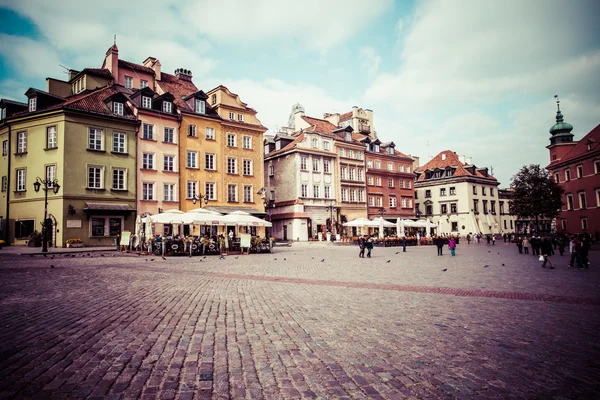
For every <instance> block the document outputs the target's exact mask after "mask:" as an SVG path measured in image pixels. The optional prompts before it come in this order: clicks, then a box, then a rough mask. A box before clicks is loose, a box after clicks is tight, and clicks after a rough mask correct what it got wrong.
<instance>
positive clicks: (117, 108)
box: [113, 101, 125, 115]
mask: <svg viewBox="0 0 600 400" xmlns="http://www.w3.org/2000/svg"><path fill="white" fill-rule="evenodd" d="M124 108H125V107H124V106H123V103H117V102H116V101H115V102H114V103H113V112H114V113H115V114H116V115H123V110H124Z"/></svg>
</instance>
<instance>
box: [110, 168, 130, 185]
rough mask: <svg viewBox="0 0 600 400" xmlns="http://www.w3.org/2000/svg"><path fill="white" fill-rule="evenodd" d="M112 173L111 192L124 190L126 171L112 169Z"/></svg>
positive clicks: (123, 169)
mask: <svg viewBox="0 0 600 400" xmlns="http://www.w3.org/2000/svg"><path fill="white" fill-rule="evenodd" d="M112 172H113V173H112V188H113V190H125V189H126V184H127V177H126V176H127V170H126V169H125V168H113V171H112Z"/></svg>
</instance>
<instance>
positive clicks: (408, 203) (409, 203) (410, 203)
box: [406, 199, 412, 208]
mask: <svg viewBox="0 0 600 400" xmlns="http://www.w3.org/2000/svg"><path fill="white" fill-rule="evenodd" d="M406 204H407V205H406V206H407V207H408V208H412V199H408V200H407V201H406Z"/></svg>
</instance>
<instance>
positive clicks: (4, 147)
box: [2, 140, 8, 156]
mask: <svg viewBox="0 0 600 400" xmlns="http://www.w3.org/2000/svg"><path fill="white" fill-rule="evenodd" d="M7 155H8V140H5V141H3V142H2V156H7Z"/></svg>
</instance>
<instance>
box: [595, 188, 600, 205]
mask: <svg viewBox="0 0 600 400" xmlns="http://www.w3.org/2000/svg"><path fill="white" fill-rule="evenodd" d="M596 207H600V189H596Z"/></svg>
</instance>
